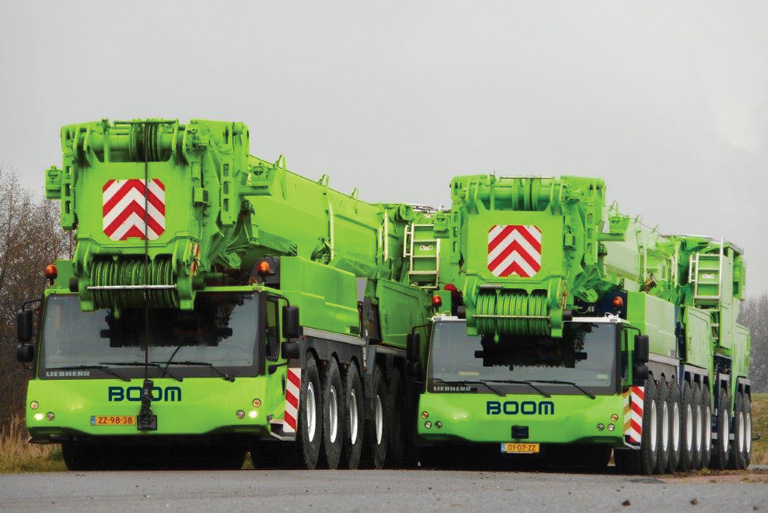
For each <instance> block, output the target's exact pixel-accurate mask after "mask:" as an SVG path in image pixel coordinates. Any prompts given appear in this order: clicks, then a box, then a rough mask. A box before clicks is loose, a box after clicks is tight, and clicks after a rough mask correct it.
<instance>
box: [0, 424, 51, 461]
mask: <svg viewBox="0 0 768 513" xmlns="http://www.w3.org/2000/svg"><path fill="white" fill-rule="evenodd" d="M27 438H28V435H27V430H26V428H25V427H24V420H23V419H21V418H20V417H16V418H15V419H14V420H13V421H12V422H11V424H10V425H8V426H4V427H3V429H2V431H0V473H4V472H46V471H52V470H64V461H63V460H62V458H61V449H59V446H58V445H40V444H30V443H28V442H27Z"/></svg>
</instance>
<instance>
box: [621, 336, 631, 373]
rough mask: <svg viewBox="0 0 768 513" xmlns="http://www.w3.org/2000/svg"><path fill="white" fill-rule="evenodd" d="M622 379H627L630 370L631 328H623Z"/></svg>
mask: <svg viewBox="0 0 768 513" xmlns="http://www.w3.org/2000/svg"><path fill="white" fill-rule="evenodd" d="M619 349H620V350H621V380H622V381H626V380H627V374H628V372H629V330H621V347H620V348H619Z"/></svg>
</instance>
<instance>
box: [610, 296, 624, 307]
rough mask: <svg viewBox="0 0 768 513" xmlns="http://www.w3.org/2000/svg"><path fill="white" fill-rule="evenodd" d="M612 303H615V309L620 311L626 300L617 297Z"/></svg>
mask: <svg viewBox="0 0 768 513" xmlns="http://www.w3.org/2000/svg"><path fill="white" fill-rule="evenodd" d="M612 303H613V307H614V308H616V309H617V310H618V309H619V308H621V307H623V306H624V298H622V297H621V296H616V297H615V298H613V301H612Z"/></svg>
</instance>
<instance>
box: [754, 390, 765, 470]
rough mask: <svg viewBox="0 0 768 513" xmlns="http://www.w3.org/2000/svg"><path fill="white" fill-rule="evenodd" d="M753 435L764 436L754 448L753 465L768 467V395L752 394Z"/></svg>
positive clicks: (755, 443)
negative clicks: (759, 434)
mask: <svg viewBox="0 0 768 513" xmlns="http://www.w3.org/2000/svg"><path fill="white" fill-rule="evenodd" d="M752 433H753V434H754V435H756V434H757V433H761V434H762V435H763V436H762V439H760V440H758V441H756V442H754V445H753V446H752V464H753V465H768V394H752Z"/></svg>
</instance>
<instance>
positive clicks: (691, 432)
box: [677, 381, 697, 472]
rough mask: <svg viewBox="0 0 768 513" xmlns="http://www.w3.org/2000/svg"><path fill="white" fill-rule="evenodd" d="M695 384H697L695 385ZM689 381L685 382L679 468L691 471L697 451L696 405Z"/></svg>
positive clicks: (683, 470)
mask: <svg viewBox="0 0 768 513" xmlns="http://www.w3.org/2000/svg"><path fill="white" fill-rule="evenodd" d="M694 386H695V385H694ZM693 390H694V389H693V387H691V384H690V383H689V382H687V381H686V382H685V383H683V396H682V401H681V410H682V411H681V415H680V428H681V429H680V462H679V464H678V466H677V468H678V469H679V470H680V472H689V471H691V470H692V469H693V468H694V467H693V457H694V454H695V453H696V420H697V419H696V411H697V410H696V405H695V403H694V391H693Z"/></svg>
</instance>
